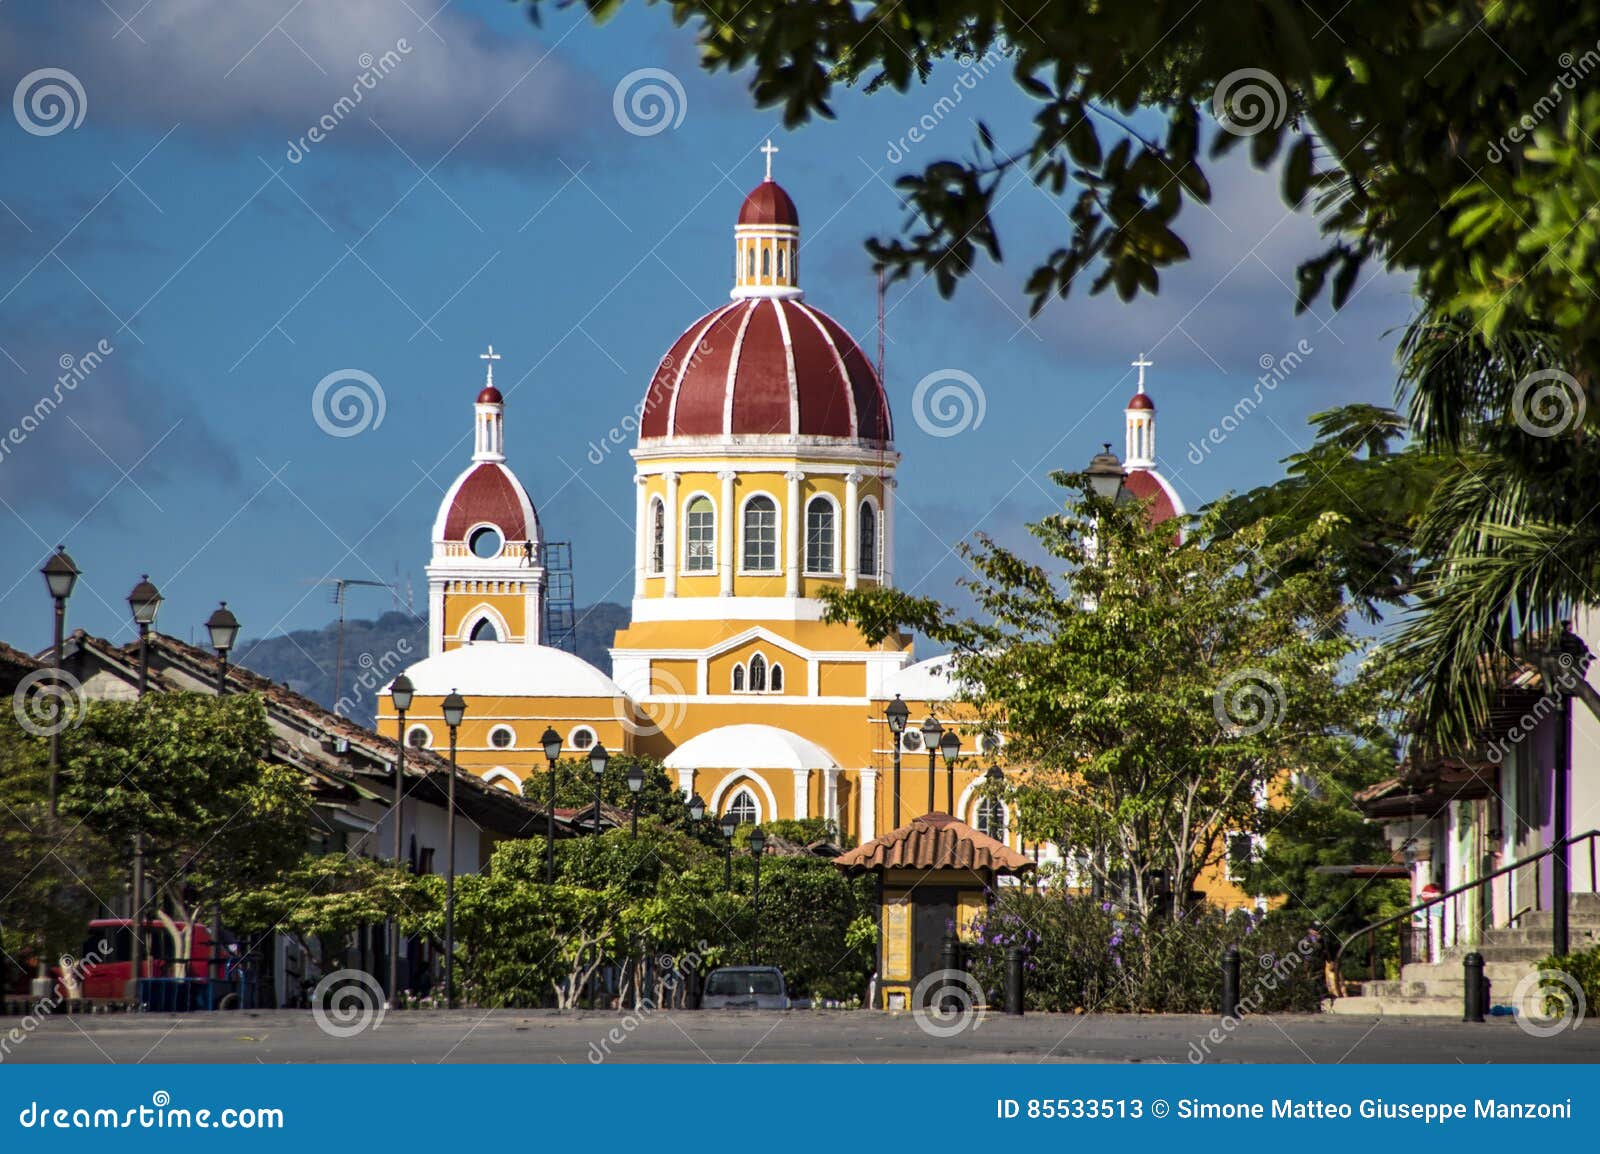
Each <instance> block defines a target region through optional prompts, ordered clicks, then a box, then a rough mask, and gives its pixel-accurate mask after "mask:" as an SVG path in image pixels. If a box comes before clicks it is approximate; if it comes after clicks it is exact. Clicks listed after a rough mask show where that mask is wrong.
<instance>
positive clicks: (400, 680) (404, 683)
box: [389, 673, 417, 1010]
mask: <svg viewBox="0 0 1600 1154" xmlns="http://www.w3.org/2000/svg"><path fill="white" fill-rule="evenodd" d="M416 692H417V689H416V686H414V685H412V684H411V678H409V677H407V676H406V675H405V674H404V673H402V674H401V675H400V676H399V677H396V678H395V679H394V683H393V684H392V685H390V686H389V700H390V701H392V702H394V714H395V718H396V720H395V734H396V736H397V737H398V738H399V740H398V741H396V742H395V744H396V745H398V746H399V747H400V753H399V756H398V757H397V759H396V761H395V769H394V804H393V805H392V806H391V807H390V813H389V820H390V821H391V822H393V824H394V836H393V837H391V838H390V845H391V846H392V847H393V854H394V864H395V866H396V867H398V866H399V865H400V855H401V853H403V852H404V844H405V843H404V841H403V839H402V837H401V833H402V828H401V827H402V826H403V824H404V822H403V821H402V815H403V814H404V809H403V806H404V803H405V796H406V711H407V710H408V709H410V708H411V699H412V698H413V697H414V696H415V695H416ZM389 1008H390V1009H391V1010H399V1009H403V1008H404V1006H403V1002H402V1000H401V997H400V919H399V918H390V919H389Z"/></svg>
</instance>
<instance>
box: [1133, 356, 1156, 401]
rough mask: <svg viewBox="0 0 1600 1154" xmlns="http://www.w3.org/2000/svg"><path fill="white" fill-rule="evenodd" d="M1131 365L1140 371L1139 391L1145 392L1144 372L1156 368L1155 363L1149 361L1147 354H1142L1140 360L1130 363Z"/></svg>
mask: <svg viewBox="0 0 1600 1154" xmlns="http://www.w3.org/2000/svg"><path fill="white" fill-rule="evenodd" d="M1129 363H1130V364H1132V365H1133V367H1134V368H1136V369H1138V370H1139V391H1140V392H1141V393H1142V392H1144V371H1145V370H1146V369H1149V368H1154V367H1155V362H1154V361H1152V360H1149V359H1147V358H1146V356H1145V354H1143V353H1140V354H1139V359H1138V360H1136V361H1130V362H1129Z"/></svg>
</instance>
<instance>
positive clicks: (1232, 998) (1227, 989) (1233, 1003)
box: [1222, 946, 1239, 1018]
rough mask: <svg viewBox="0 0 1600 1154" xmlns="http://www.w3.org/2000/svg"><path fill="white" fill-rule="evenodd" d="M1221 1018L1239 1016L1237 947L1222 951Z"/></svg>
mask: <svg viewBox="0 0 1600 1154" xmlns="http://www.w3.org/2000/svg"><path fill="white" fill-rule="evenodd" d="M1222 1016H1223V1017H1224V1018H1237V1017H1238V1016H1239V947H1238V946H1229V947H1228V948H1227V949H1225V950H1223V951H1222Z"/></svg>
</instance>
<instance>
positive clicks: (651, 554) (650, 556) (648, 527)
mask: <svg viewBox="0 0 1600 1154" xmlns="http://www.w3.org/2000/svg"><path fill="white" fill-rule="evenodd" d="M657 512H660V514H661V564H659V565H657V564H656V513H657ZM644 532H645V538H644V571H645V575H646V576H649V577H660V576H661V575H662V574H664V573H665V572H666V571H667V503H666V502H665V501H663V500H662V499H661V497H660V495H659V494H658V495H656V496H654V497H651V498H650V503H649V504H648V505H646V506H645V528H644Z"/></svg>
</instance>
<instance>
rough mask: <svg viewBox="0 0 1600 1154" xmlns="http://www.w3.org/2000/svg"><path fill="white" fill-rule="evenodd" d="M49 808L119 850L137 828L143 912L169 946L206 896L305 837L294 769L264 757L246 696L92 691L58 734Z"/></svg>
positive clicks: (184, 933) (271, 864) (184, 937)
mask: <svg viewBox="0 0 1600 1154" xmlns="http://www.w3.org/2000/svg"><path fill="white" fill-rule="evenodd" d="M62 736H63V740H62V759H63V774H62V787H61V812H62V814H63V815H64V816H65V817H67V818H69V819H73V820H79V821H81V822H82V824H83V825H84V826H85V827H86V828H88V829H91V830H93V831H94V832H95V833H97V834H98V835H99V836H100V837H102V838H103V839H104V840H105V842H106V843H107V844H108V845H110V846H112V847H115V848H116V850H117V852H119V853H127V852H129V848H128V847H131V846H132V844H133V839H134V837H135V836H136V835H140V836H142V837H143V838H144V842H145V857H146V869H147V876H148V877H149V878H150V880H151V884H152V886H153V888H154V889H155V890H156V892H157V894H158V899H157V902H156V904H155V907H154V909H153V910H151V911H150V912H151V913H152V914H153V915H154V916H156V917H158V918H160V919H161V920H162V921H163V923H164V924H166V926H167V930H168V933H169V934H171V935H172V937H173V939H174V941H173V944H174V956H175V957H188V956H189V955H190V953H191V952H192V951H191V949H190V940H189V938H190V931H189V930H188V929H187V928H180V925H179V923H183V924H185V926H187V925H192V924H193V923H194V921H195V920H196V919H197V918H199V917H200V916H201V915H202V912H203V910H204V908H205V907H206V906H208V905H209V904H211V903H213V902H216V901H219V900H221V899H222V898H223V897H224V896H226V895H228V894H230V893H232V892H234V891H236V890H238V889H241V888H245V887H248V886H250V885H254V884H264V883H270V882H272V881H274V880H275V879H277V877H278V876H279V875H280V874H281V873H282V872H283V871H285V870H287V869H289V868H290V867H292V866H293V865H294V864H295V863H296V862H297V861H298V860H299V859H300V855H301V853H302V852H303V850H304V848H305V844H306V840H307V828H308V819H309V818H310V816H311V812H312V811H311V799H310V795H309V791H308V790H307V789H306V786H305V784H304V781H303V779H302V777H301V775H299V774H297V773H295V772H294V771H292V770H289V769H287V768H286V767H283V766H275V765H272V764H271V763H269V762H268V761H266V756H267V753H268V750H269V747H270V742H271V731H270V730H269V728H268V726H267V720H266V712H265V710H264V708H263V707H262V703H261V700H260V699H259V698H258V697H256V696H255V695H253V694H250V695H240V696H231V697H213V696H209V695H206V694H198V693H165V694H151V695H149V696H146V697H143V698H141V699H139V700H137V701H97V702H92V703H90V705H89V706H88V708H87V710H86V711H85V714H84V719H83V723H82V724H81V725H80V726H78V727H77V728H75V729H71V730H68V731H67V732H66V733H65V734H63V735H62Z"/></svg>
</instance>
